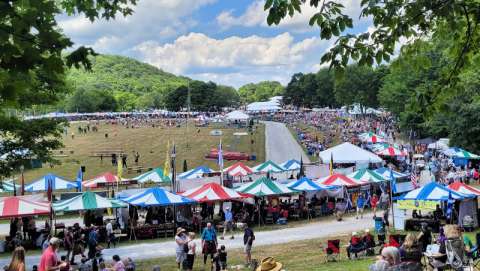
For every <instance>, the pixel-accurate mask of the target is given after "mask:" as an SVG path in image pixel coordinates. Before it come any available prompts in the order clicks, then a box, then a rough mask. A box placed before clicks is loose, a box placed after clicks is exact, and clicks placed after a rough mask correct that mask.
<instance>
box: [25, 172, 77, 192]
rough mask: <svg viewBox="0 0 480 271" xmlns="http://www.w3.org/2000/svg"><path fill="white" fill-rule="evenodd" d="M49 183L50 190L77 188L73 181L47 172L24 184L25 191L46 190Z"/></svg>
mask: <svg viewBox="0 0 480 271" xmlns="http://www.w3.org/2000/svg"><path fill="white" fill-rule="evenodd" d="M50 185H51V189H52V190H62V189H63V190H67V189H76V188H77V184H76V183H75V182H71V181H68V180H67V179H66V178H63V177H60V176H57V175H54V174H47V175H45V176H43V177H41V178H39V179H37V180H35V181H33V182H32V183H31V184H29V185H27V186H25V191H27V192H37V191H48V187H49V186H50Z"/></svg>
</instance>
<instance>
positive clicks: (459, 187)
mask: <svg viewBox="0 0 480 271" xmlns="http://www.w3.org/2000/svg"><path fill="white" fill-rule="evenodd" d="M448 188H450V189H452V190H455V191H457V192H459V193H462V194H465V195H469V196H480V190H479V189H477V188H475V187H472V186H470V185H466V184H464V183H461V182H453V183H451V184H449V185H448Z"/></svg>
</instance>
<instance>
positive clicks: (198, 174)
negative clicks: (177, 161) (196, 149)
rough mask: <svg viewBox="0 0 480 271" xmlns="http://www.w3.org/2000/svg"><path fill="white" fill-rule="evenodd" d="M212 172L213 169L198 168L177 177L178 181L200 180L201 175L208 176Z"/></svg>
mask: <svg viewBox="0 0 480 271" xmlns="http://www.w3.org/2000/svg"><path fill="white" fill-rule="evenodd" d="M212 172H214V170H213V169H211V168H209V167H207V166H199V167H196V168H193V169H190V170H189V171H185V172H183V173H181V174H180V175H178V178H179V179H183V180H184V179H196V178H201V177H202V176H203V174H208V173H212Z"/></svg>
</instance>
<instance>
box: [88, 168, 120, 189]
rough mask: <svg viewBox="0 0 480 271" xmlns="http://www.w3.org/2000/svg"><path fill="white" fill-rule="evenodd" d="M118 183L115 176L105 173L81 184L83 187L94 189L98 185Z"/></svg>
mask: <svg viewBox="0 0 480 271" xmlns="http://www.w3.org/2000/svg"><path fill="white" fill-rule="evenodd" d="M118 181H120V180H119V179H118V176H117V175H113V174H112V173H110V172H105V173H103V174H102V175H99V176H97V177H94V178H93V179H90V180H86V181H84V182H83V187H88V188H96V187H97V186H98V184H104V185H105V184H114V183H117V182H118Z"/></svg>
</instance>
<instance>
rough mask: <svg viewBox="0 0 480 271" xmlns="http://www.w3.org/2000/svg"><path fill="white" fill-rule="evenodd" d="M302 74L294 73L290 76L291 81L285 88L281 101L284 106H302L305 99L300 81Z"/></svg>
mask: <svg viewBox="0 0 480 271" xmlns="http://www.w3.org/2000/svg"><path fill="white" fill-rule="evenodd" d="M303 76H304V75H303V73H295V74H294V75H292V79H291V80H290V82H289V83H288V85H287V87H286V88H285V95H284V97H283V101H284V103H285V104H293V105H295V106H303V105H304V104H305V100H306V99H308V97H306V95H305V92H304V91H303V86H302V82H301V81H302V79H303Z"/></svg>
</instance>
